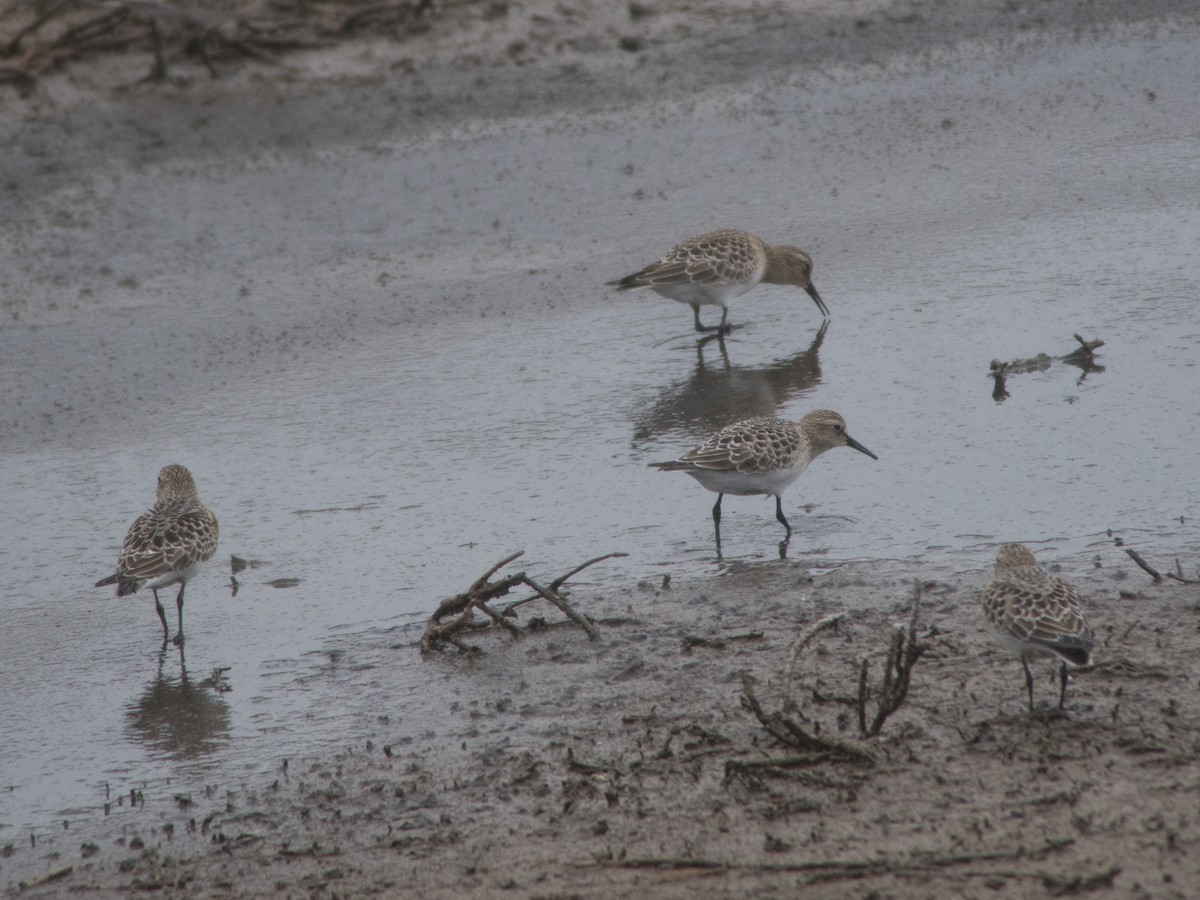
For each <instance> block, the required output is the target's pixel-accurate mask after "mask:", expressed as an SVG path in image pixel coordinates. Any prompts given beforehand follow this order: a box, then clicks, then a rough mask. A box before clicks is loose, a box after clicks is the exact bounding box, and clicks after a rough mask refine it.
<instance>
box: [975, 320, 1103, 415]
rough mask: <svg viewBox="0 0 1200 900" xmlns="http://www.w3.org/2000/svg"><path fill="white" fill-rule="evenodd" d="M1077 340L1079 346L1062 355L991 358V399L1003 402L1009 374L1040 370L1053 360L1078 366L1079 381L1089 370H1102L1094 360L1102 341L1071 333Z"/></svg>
mask: <svg viewBox="0 0 1200 900" xmlns="http://www.w3.org/2000/svg"><path fill="white" fill-rule="evenodd" d="M1072 337H1074V338H1075V340H1077V341H1078V342H1079V346H1078V347H1076V348H1075V349H1074V350H1072V351H1071V352H1070V353H1066V354H1063V355H1062V356H1050V355H1049V354H1046V353H1039V354H1038V355H1037V356H1033V357H1029V358H1028V359H1014V360H1010V361H1009V362H1001V361H1000V360H998V359H993V360H992V364H991V366H989V367H988V377H989V378H991V379H993V380H994V382H995V383H994V384H993V386H992V399H993V400H995V401H996V402H997V403H1003V402H1004V400H1005V398H1007V397H1008V396H1009V393H1008V387H1007V378H1008V376H1009V375H1021V374H1025V373H1027V372H1040V371H1043V370H1045V369H1048V368H1050V367H1051V366H1052V365H1053V364H1054V363H1055V362H1064V363H1067V364H1068V365H1072V366H1078V367H1079V368H1080V369H1082V370H1083V374H1082V375H1080V376H1079V381H1078V382H1076V384H1079V383H1081V382H1082V381H1083V380H1084V379H1085V378H1087V376H1088V374H1089V373H1091V372H1103V371H1104V366H1102V365H1099V364H1098V363H1097V362H1096V351H1097V350H1099V349H1100V348H1101V347H1103V346H1104V341H1102V340H1100V339H1099V338H1097V339H1096V340H1094V341H1085V340H1084V339H1083V338H1082V337H1080V336H1079V335H1078V334H1075V335H1072Z"/></svg>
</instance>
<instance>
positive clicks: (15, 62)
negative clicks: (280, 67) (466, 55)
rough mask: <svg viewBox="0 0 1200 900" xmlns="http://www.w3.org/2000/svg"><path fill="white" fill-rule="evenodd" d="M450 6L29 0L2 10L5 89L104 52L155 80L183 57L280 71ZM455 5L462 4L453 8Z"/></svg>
mask: <svg viewBox="0 0 1200 900" xmlns="http://www.w3.org/2000/svg"><path fill="white" fill-rule="evenodd" d="M446 5H448V4H447V3H445V2H442V3H438V4H434V3H433V2H432V0H390V2H374V0H326V2H305V3H299V2H289V0H275V2H271V3H262V4H254V5H250V4H241V5H238V4H236V3H218V2H211V0H210V2H203V0H201V2H200V3H194V4H190V5H186V6H184V5H174V4H169V3H163V2H156V0H25V2H16V3H11V4H8V5H7V6H6V7H5V8H4V9H3V10H2V11H0V83H9V84H12V85H14V86H16V87H17V88H18V89H19V90H21V91H28V90H31V89H32V88H33V87H34V86H35V85H36V83H37V80H38V79H39V78H41V77H43V76H44V75H46V74H48V73H49V72H51V71H54V70H56V69H61V68H63V67H65V66H69V65H70V64H71V63H73V62H76V61H79V60H82V59H85V58H88V57H91V56H95V55H98V54H102V53H115V52H143V53H145V54H146V57H147V66H148V71H147V75H146V78H147V80H161V79H164V78H166V77H168V75H169V73H170V69H171V66H172V65H174V64H175V63H177V62H179V61H181V60H184V59H189V60H195V61H199V62H202V63H203V64H204V66H205V68H206V69H207V71H208V73H209V75H210V76H211V77H213V78H217V77H218V76H219V75H220V72H221V68H222V66H223V65H226V64H229V63H232V62H236V61H240V60H245V59H251V60H255V61H257V62H259V63H263V64H268V65H276V64H278V57H279V55H280V54H282V53H284V52H286V51H289V50H300V49H310V48H317V47H326V46H330V45H332V44H333V43H334V42H336V41H337V40H339V39H342V38H344V37H346V36H347V35H352V34H355V33H368V34H371V35H372V36H386V37H390V38H393V39H399V38H403V37H406V36H408V35H410V34H415V33H419V32H422V31H425V30H427V29H428V28H429V23H430V19H431V17H432V16H433V15H435V14H436V12H437V10H438V8H441V7H445V6H446ZM449 5H454V4H449Z"/></svg>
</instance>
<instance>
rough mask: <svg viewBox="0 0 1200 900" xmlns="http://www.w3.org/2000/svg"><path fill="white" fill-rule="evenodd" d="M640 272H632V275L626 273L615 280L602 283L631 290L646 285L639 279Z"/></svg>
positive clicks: (623, 289)
mask: <svg viewBox="0 0 1200 900" xmlns="http://www.w3.org/2000/svg"><path fill="white" fill-rule="evenodd" d="M641 274H642V273H641V272H634V273H633V274H632V275H626V276H625V277H624V278H618V279H617V280H616V281H606V282H604V284H605V285H607V286H608V287H615V288H616V289H617V290H621V291H633V290H637V289H638V288H644V287H648V285H646V284H643V283H642V282H641V281H640V280H639V277H640V276H641Z"/></svg>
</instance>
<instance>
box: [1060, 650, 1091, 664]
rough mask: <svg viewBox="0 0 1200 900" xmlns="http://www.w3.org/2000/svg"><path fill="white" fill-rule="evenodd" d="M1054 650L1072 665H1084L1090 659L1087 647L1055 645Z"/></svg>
mask: <svg viewBox="0 0 1200 900" xmlns="http://www.w3.org/2000/svg"><path fill="white" fill-rule="evenodd" d="M1054 650H1055V652H1056V653H1057V654H1058V655H1059V656H1061V657H1062V658H1063V659H1065V660H1066V661H1067V662H1069V663H1070V664H1071V665H1073V666H1086V665H1087V664H1088V663H1089V662H1091V659H1092V654H1091V652H1090V651H1089V650H1088V648H1087V647H1055V648H1054Z"/></svg>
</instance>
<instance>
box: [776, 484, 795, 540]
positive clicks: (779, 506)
mask: <svg viewBox="0 0 1200 900" xmlns="http://www.w3.org/2000/svg"><path fill="white" fill-rule="evenodd" d="M775 518H776V519H778V520H779V521H780V522H782V523H783V527H784V528H786V529H787V537H786V538H784V540H786V541H790V540H791V539H792V526H791V525H789V524H788V520H787V516H785V515H784V514H783V497H782V496H781V495H780V494H776V495H775Z"/></svg>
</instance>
